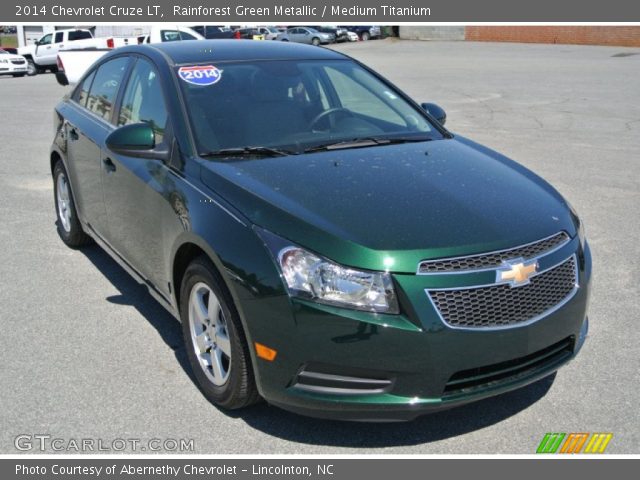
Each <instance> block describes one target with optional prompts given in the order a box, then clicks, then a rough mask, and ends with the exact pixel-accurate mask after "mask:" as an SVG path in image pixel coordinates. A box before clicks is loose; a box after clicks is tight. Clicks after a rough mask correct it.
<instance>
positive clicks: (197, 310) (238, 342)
mask: <svg viewBox="0 0 640 480" xmlns="http://www.w3.org/2000/svg"><path fill="white" fill-rule="evenodd" d="M180 318H181V320H182V334H183V337H184V344H185V348H186V351H187V357H188V358H189V363H190V365H191V369H192V371H193V374H194V376H195V377H196V380H197V383H198V387H199V388H200V391H201V392H202V393H203V394H204V396H205V397H206V398H207V399H208V400H209V401H211V402H212V403H214V404H215V405H217V406H219V407H222V408H225V409H229V410H236V409H239V408H244V407H248V406H249V405H252V404H254V403H256V402H257V401H258V400H259V399H260V396H259V394H258V390H257V388H256V383H255V379H254V375H253V367H252V365H251V356H250V355H249V346H248V344H247V340H246V337H245V334H244V330H243V328H242V323H241V322H240V317H239V315H238V312H237V310H236V308H235V305H234V304H233V300H232V299H231V295H230V294H229V293H228V291H227V290H226V288H225V287H224V284H223V283H222V280H221V278H220V276H219V274H218V273H217V271H216V269H215V267H214V266H213V264H212V263H211V262H210V261H209V259H207V258H206V257H198V258H196V259H195V260H194V261H193V262H192V263H191V264H190V265H189V266H188V267H187V270H186V271H185V274H184V277H183V281H182V285H181V286H180ZM214 364H215V365H216V366H215V367H214Z"/></svg>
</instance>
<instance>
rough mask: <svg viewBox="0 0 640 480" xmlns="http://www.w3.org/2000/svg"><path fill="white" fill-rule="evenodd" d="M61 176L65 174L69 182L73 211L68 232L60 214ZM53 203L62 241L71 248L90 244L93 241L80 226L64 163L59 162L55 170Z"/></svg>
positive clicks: (70, 205)
mask: <svg viewBox="0 0 640 480" xmlns="http://www.w3.org/2000/svg"><path fill="white" fill-rule="evenodd" d="M61 174H64V176H65V178H66V180H67V188H68V190H69V209H70V210H71V212H70V215H69V223H70V227H71V228H70V229H69V231H68V232H67V231H66V230H65V229H64V227H63V226H62V222H61V221H60V215H59V213H58V177H59V176H60V175H61ZM53 202H54V205H55V209H56V227H57V229H58V235H60V238H61V239H62V241H63V242H64V243H65V244H66V245H67V246H69V247H71V248H77V247H80V246H83V245H86V244H87V243H89V242H90V241H91V239H90V237H88V236H87V235H86V234H85V233H84V231H83V230H82V225H80V220H78V214H77V212H76V204H75V201H74V198H73V191H72V189H71V182H70V181H69V175H68V174H67V170H66V169H65V168H64V165H63V163H62V161H58V162H57V163H56V165H55V167H54V168H53Z"/></svg>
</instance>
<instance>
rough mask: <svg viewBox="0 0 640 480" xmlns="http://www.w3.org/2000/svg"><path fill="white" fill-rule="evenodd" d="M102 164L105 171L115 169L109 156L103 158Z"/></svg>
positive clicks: (108, 171) (113, 170)
mask: <svg viewBox="0 0 640 480" xmlns="http://www.w3.org/2000/svg"><path fill="white" fill-rule="evenodd" d="M102 165H103V166H104V169H105V170H106V171H107V173H111V172H115V171H116V164H115V163H113V161H112V160H111V159H110V158H103V159H102Z"/></svg>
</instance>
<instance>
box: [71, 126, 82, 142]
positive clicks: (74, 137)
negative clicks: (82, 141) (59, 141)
mask: <svg viewBox="0 0 640 480" xmlns="http://www.w3.org/2000/svg"><path fill="white" fill-rule="evenodd" d="M69 138H71V140H78V139H79V138H80V135H78V131H77V130H76V129H75V128H72V129H71V130H69Z"/></svg>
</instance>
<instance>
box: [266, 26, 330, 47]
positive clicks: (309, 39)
mask: <svg viewBox="0 0 640 480" xmlns="http://www.w3.org/2000/svg"><path fill="white" fill-rule="evenodd" d="M278 40H282V41H283V42H297V43H308V44H310V45H316V46H317V45H323V44H327V43H333V42H335V41H336V36H335V35H334V34H333V33H323V32H319V31H318V30H316V29H315V28H310V27H291V28H289V29H287V31H286V32H284V33H281V34H280V35H278Z"/></svg>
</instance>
